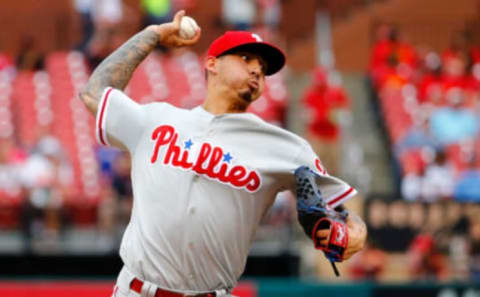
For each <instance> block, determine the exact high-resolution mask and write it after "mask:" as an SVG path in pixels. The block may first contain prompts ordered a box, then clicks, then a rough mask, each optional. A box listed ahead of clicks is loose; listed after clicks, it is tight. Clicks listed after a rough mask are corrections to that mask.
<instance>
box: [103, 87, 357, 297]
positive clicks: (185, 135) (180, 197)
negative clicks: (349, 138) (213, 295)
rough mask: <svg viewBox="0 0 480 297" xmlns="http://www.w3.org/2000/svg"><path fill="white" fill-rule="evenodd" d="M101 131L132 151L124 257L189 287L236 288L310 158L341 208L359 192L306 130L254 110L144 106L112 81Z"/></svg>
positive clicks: (146, 273) (168, 284) (134, 268)
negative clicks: (266, 223) (278, 200)
mask: <svg viewBox="0 0 480 297" xmlns="http://www.w3.org/2000/svg"><path fill="white" fill-rule="evenodd" d="M96 130H97V139H98V141H99V142H100V143H101V144H104V145H108V138H107V135H110V136H112V137H114V138H115V139H117V140H119V141H120V142H121V143H122V144H124V146H125V147H126V148H127V149H128V150H129V152H130V154H131V160H132V172H131V176H132V184H133V194H134V202H133V209H132V216H131V219H130V223H129V224H128V227H127V229H126V231H125V234H124V236H123V239H122V243H121V247H120V256H121V258H122V260H123V261H124V263H125V266H126V267H127V268H128V270H129V271H131V272H132V273H133V274H135V275H137V276H138V277H139V278H141V279H143V280H146V281H149V282H151V283H154V284H156V285H158V286H159V287H161V288H164V289H169V290H173V291H180V292H184V293H188V294H192V293H197V292H205V291H212V290H216V289H222V288H233V287H234V286H235V285H236V282H237V279H238V278H239V277H240V275H241V274H242V272H243V270H244V267H245V262H246V259H247V255H248V252H249V248H250V244H251V242H252V239H253V238H254V234H255V230H256V228H257V226H258V224H259V222H260V220H261V218H262V216H263V215H264V214H265V213H266V211H267V210H268V208H269V207H270V206H271V205H272V203H273V201H274V199H275V197H276V195H277V193H278V192H280V191H284V190H287V189H290V190H293V191H294V190H295V177H294V175H293V172H294V170H295V169H296V168H298V167H299V166H301V165H307V166H309V167H310V168H312V169H314V170H316V171H317V172H318V173H319V174H320V176H321V177H320V178H319V179H318V184H319V188H320V190H321V192H322V194H323V196H324V197H325V199H326V200H327V201H328V203H329V205H330V206H332V207H334V206H336V205H339V204H341V203H343V202H345V201H346V200H347V199H349V198H351V197H352V196H353V195H355V193H356V191H355V190H354V189H353V188H352V187H350V186H349V185H347V184H346V183H345V182H343V181H341V180H340V179H338V178H335V177H333V176H330V175H328V173H327V172H326V171H325V169H324V168H323V167H322V166H321V163H320V160H319V159H318V158H317V156H316V155H315V153H314V152H313V151H312V149H311V147H310V145H309V144H308V143H307V142H306V141H305V140H304V139H302V138H301V137H299V136H297V135H295V134H293V133H290V132H288V131H286V130H284V129H281V128H278V127H276V126H273V125H270V124H268V123H266V122H264V121H263V120H261V119H260V118H258V117H257V116H255V115H253V114H250V113H233V114H222V115H213V114H211V113H209V112H207V111H206V110H204V109H203V108H202V107H200V106H199V107H196V108H194V109H192V110H187V109H181V108H177V107H174V106H172V105H170V104H167V103H159V102H157V103H151V104H147V105H140V104H137V103H136V102H134V101H133V100H131V99H130V98H129V97H128V96H127V95H125V94H124V93H123V92H121V91H119V90H116V89H112V88H107V89H106V90H105V91H104V94H103V96H102V100H101V102H100V105H99V110H98V113H97V124H96Z"/></svg>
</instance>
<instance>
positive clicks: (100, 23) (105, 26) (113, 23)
mask: <svg viewBox="0 0 480 297" xmlns="http://www.w3.org/2000/svg"><path fill="white" fill-rule="evenodd" d="M92 16H93V22H94V27H95V31H94V34H93V37H92V38H91V40H90V42H89V44H88V50H87V57H88V60H89V63H90V67H92V68H94V67H95V66H96V65H98V64H99V63H100V61H102V60H103V59H104V58H105V57H106V56H107V55H108V54H110V52H112V51H113V49H115V48H117V47H118V45H119V44H120V42H119V40H118V36H119V33H120V29H121V26H120V24H121V22H122V19H123V17H124V11H123V5H122V1H121V0H96V1H94V4H93V11H92Z"/></svg>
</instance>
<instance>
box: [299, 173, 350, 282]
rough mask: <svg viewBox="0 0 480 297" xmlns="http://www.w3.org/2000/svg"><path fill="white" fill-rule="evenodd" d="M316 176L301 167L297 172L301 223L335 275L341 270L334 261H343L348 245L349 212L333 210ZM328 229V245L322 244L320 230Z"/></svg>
mask: <svg viewBox="0 0 480 297" xmlns="http://www.w3.org/2000/svg"><path fill="white" fill-rule="evenodd" d="M315 177H319V175H318V174H317V173H315V172H314V171H313V170H311V169H310V168H308V167H307V166H301V167H299V168H297V170H295V179H296V192H297V212H298V220H299V222H300V225H302V227H303V230H304V231H305V233H306V234H307V236H308V237H310V238H311V239H312V240H313V243H314V245H315V248H316V249H319V250H322V251H323V253H324V254H325V256H326V258H327V259H328V260H329V261H330V263H332V267H333V269H334V272H335V274H336V275H337V276H338V275H339V273H338V270H337V268H336V266H335V262H341V261H343V254H344V252H345V250H346V249H347V244H348V229H347V226H346V224H345V222H346V219H347V216H348V212H347V211H346V210H344V211H342V212H338V211H335V210H334V209H331V208H330V207H329V206H328V205H327V203H326V202H325V200H324V199H323V197H322V193H321V192H320V190H319V189H318V187H317V184H316V182H315ZM325 229H327V230H328V229H329V230H330V232H329V236H328V238H327V242H328V243H327V245H322V244H321V243H320V242H321V241H322V240H324V238H318V236H317V231H319V230H325Z"/></svg>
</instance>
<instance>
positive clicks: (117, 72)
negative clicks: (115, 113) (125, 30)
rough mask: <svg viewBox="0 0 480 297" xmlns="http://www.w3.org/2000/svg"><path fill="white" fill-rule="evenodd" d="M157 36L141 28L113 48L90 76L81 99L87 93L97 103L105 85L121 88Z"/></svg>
mask: <svg viewBox="0 0 480 297" xmlns="http://www.w3.org/2000/svg"><path fill="white" fill-rule="evenodd" d="M158 37H159V36H158V34H157V33H155V32H153V31H150V30H143V31H141V32H139V33H137V34H136V35H135V36H133V37H132V38H130V39H129V40H128V41H127V42H125V43H124V44H123V45H122V46H121V47H120V48H118V49H117V50H115V51H114V52H113V53H112V54H111V55H110V56H108V57H107V58H106V59H105V60H104V61H103V62H102V63H101V64H100V65H99V66H98V67H97V68H96V69H95V71H94V72H93V74H92V75H91V76H90V79H89V80H88V83H87V86H86V88H85V92H84V94H81V95H80V96H81V97H82V99H83V97H84V95H87V96H88V97H90V98H91V99H92V100H94V101H96V102H95V103H96V104H98V102H99V101H100V98H101V96H102V92H103V90H104V89H105V88H106V87H108V86H111V87H114V88H116V89H120V90H123V89H124V88H125V87H126V86H127V84H128V82H129V81H130V78H131V77H132V74H133V72H134V71H135V69H136V68H137V66H138V65H139V64H140V63H141V62H142V61H143V59H145V58H146V57H147V56H148V54H149V53H150V52H151V51H152V50H153V48H154V47H155V46H156V45H157V43H158Z"/></svg>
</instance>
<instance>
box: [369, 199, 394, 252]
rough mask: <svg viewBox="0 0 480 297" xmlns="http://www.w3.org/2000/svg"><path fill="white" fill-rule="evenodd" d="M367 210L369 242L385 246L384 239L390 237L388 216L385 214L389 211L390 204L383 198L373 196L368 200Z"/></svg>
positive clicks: (376, 245)
mask: <svg viewBox="0 0 480 297" xmlns="http://www.w3.org/2000/svg"><path fill="white" fill-rule="evenodd" d="M366 211H367V212H366V215H365V217H366V218H367V220H366V223H367V226H368V235H369V236H368V238H369V239H368V240H369V244H370V245H371V246H375V247H378V248H384V240H385V238H387V237H388V232H389V230H388V228H387V222H388V217H387V216H386V215H385V214H386V213H387V212H388V205H387V203H385V201H383V200H382V199H377V198H373V199H371V200H369V201H368V205H367V207H366Z"/></svg>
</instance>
